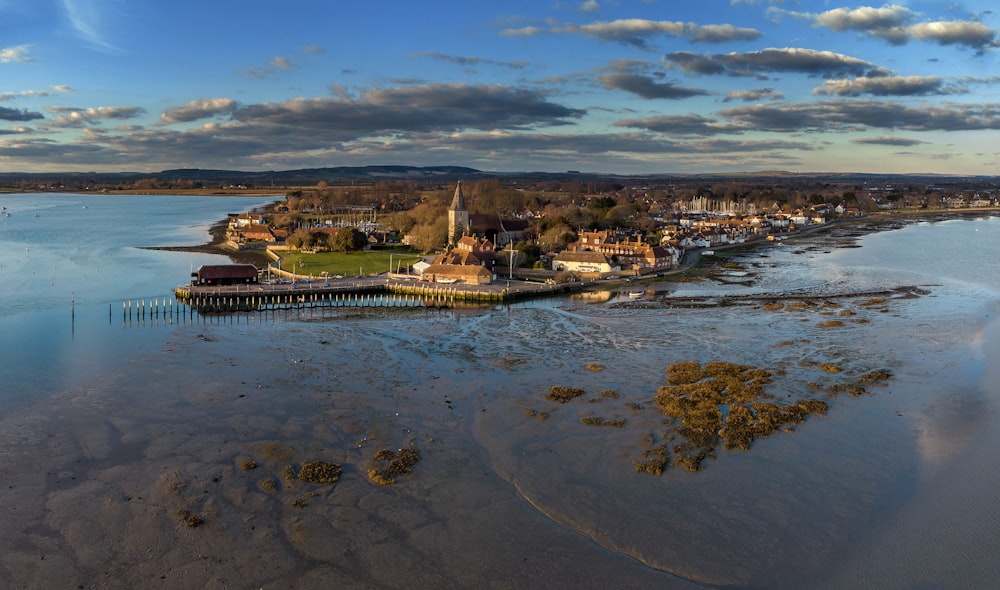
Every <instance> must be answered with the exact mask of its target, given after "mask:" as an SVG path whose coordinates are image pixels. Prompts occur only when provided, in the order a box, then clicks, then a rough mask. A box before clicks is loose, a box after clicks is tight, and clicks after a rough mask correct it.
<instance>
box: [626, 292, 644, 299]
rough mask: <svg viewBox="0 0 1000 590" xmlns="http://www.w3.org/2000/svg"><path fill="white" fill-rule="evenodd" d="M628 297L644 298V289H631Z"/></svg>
mask: <svg viewBox="0 0 1000 590" xmlns="http://www.w3.org/2000/svg"><path fill="white" fill-rule="evenodd" d="M628 297H629V299H640V298H642V291H629V292H628Z"/></svg>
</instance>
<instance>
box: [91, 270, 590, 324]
mask: <svg viewBox="0 0 1000 590" xmlns="http://www.w3.org/2000/svg"><path fill="white" fill-rule="evenodd" d="M582 285H583V284H582V283H574V284H570V285H547V284H539V283H524V282H521V281H516V282H515V283H514V284H513V285H512V284H511V283H508V282H506V281H505V282H504V283H503V284H501V283H496V284H491V285H438V284H434V283H416V282H413V281H391V280H390V281H386V280H384V279H382V280H369V281H366V282H352V283H346V282H345V283H340V284H316V283H313V284H301V285H300V284H292V285H266V286H257V285H252V286H249V287H248V286H243V285H241V286H239V287H234V286H233V287H206V286H197V285H185V286H181V287H177V288H176V289H174V297H173V298H168V297H163V298H159V297H157V298H150V299H126V300H124V301H122V319H123V320H125V321H132V320H145V319H147V318H148V319H156V318H163V319H167V318H179V317H181V316H185V315H186V316H189V317H190V316H193V315H194V314H199V315H211V314H232V313H247V312H267V311H280V310H300V309H313V308H357V307H382V308H404V307H426V308H451V307H471V306H482V305H486V306H489V305H496V304H502V303H510V302H513V301H516V300H521V299H527V298H532V297H545V296H552V295H558V294H562V293H569V292H571V291H573V290H576V289H578V288H580V287H581V286H582ZM110 314H111V312H110V311H109V315H110Z"/></svg>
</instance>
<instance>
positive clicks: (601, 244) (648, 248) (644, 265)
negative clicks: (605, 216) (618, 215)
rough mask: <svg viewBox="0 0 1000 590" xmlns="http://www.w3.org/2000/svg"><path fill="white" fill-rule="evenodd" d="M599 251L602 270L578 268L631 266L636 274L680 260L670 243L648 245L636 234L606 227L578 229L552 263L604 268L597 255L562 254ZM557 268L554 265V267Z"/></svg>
mask: <svg viewBox="0 0 1000 590" xmlns="http://www.w3.org/2000/svg"><path fill="white" fill-rule="evenodd" d="M586 252H595V253H599V254H601V255H602V256H604V257H605V260H606V263H607V269H606V270H599V271H593V270H591V271H583V270H580V272H611V271H612V270H633V271H635V272H637V273H639V274H642V273H648V272H655V271H659V270H667V269H670V268H673V267H675V266H676V265H677V264H678V263H679V262H680V252H679V251H678V250H676V249H674V248H672V247H670V246H664V245H660V246H652V245H650V244H647V243H645V242H643V241H642V240H640V239H638V238H634V239H629V238H628V237H619V236H618V235H616V234H615V233H613V232H611V231H610V230H603V231H582V232H580V235H579V238H578V239H577V241H576V242H573V243H572V244H570V245H568V246H567V248H566V252H564V253H562V254H560V255H559V256H556V258H555V259H554V260H553V268H554V269H555V268H556V266H555V265H557V264H558V265H561V266H563V267H566V270H572V268H571V267H577V268H579V267H586V268H589V267H593V266H595V265H596V266H597V267H599V268H606V267H605V265H604V264H602V263H601V262H600V260H599V259H598V258H597V257H593V256H591V257H587V256H584V257H572V256H565V254H572V253H575V254H582V253H586ZM557 270H558V269H557Z"/></svg>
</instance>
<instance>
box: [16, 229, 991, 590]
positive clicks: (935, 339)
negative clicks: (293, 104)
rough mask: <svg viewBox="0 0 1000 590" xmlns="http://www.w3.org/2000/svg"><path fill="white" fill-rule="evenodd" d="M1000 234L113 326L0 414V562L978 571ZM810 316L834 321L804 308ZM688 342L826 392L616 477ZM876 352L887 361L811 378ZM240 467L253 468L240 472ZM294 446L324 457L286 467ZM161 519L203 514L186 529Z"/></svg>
mask: <svg viewBox="0 0 1000 590" xmlns="http://www.w3.org/2000/svg"><path fill="white" fill-rule="evenodd" d="M998 234H1000V221H997V220H994V219H980V220H971V221H953V222H944V223H935V224H914V225H910V226H907V227H906V228H904V229H900V230H897V231H891V232H885V233H878V234H872V235H869V236H865V237H862V238H860V239H859V241H858V242H857V244H853V245H855V246H856V245H858V244H860V245H861V247H860V248H857V247H850V248H849V247H844V246H845V245H848V244H846V243H845V242H841V241H834V240H831V239H830V238H829V237H828V236H827V237H824V236H820V235H817V236H814V237H811V238H809V239H808V240H806V241H803V242H800V243H797V244H787V245H784V246H773V247H771V248H765V249H763V250H755V251H748V252H746V253H745V254H742V255H740V256H739V257H737V258H736V261H737V262H739V263H740V264H743V265H745V266H751V265H753V264H755V263H759V262H761V261H764V262H766V264H767V267H766V269H764V270H761V271H760V272H759V274H760V276H761V278H760V279H759V280H757V281H756V282H755V283H754V284H752V285H750V286H744V285H731V284H719V283H716V282H712V281H706V282H704V283H696V284H690V283H685V284H677V285H674V286H673V287H672V288H671V289H670V290H671V291H672V292H673V293H681V292H683V293H684V294H686V295H694V294H700V295H718V294H720V293H725V294H733V295H736V294H740V293H754V294H757V295H765V296H766V295H768V294H772V295H774V296H776V297H778V296H781V294H782V293H786V292H799V293H809V294H816V293H823V294H826V295H830V296H831V298H830V299H829V301H828V303H829V305H812V306H802V307H793V306H786V307H785V308H783V309H782V310H779V311H765V310H763V309H762V307H761V305H760V304H757V303H745V304H744V303H741V304H738V305H729V306H721V307H711V308H707V309H685V308H670V307H667V306H664V305H662V303H663V301H662V298H661V296H657V297H656V298H654V299H653V300H650V301H641V302H629V301H628V298H622V297H612V298H611V299H610V300H609V301H607V302H603V303H590V302H587V301H586V300H581V299H553V300H544V301H531V302H527V303H524V304H518V305H513V306H498V307H494V308H489V309H483V310H451V311H441V310H428V309H405V310H399V309H397V310H334V311H315V312H297V313H290V314H272V315H269V316H250V317H242V318H237V319H233V318H230V319H229V320H228V321H227V320H221V321H220V320H196V321H193V322H190V323H182V324H179V325H168V326H155V327H154V326H133V327H131V328H126V327H123V326H122V325H121V324H120V322H112V323H113V324H115V325H114V327H113V328H111V330H112V331H113V333H114V334H120V335H122V336H123V337H124V338H138V337H136V336H135V334H147V335H148V334H152V335H153V336H152V339H151V340H150V342H151V343H149V344H147V348H146V349H138V350H136V351H135V352H134V353H130V354H126V355H125V356H124V358H123V362H121V363H108V362H107V359H106V358H104V357H100V356H99V355H95V359H94V361H93V362H97V363H99V364H100V363H102V362H103V364H102V369H101V370H100V371H94V372H92V375H93V376H92V377H90V378H87V379H80V380H74V379H64V380H62V381H59V382H58V383H54V384H53V385H52V389H51V390H49V391H48V392H47V394H46V395H45V396H41V397H40V398H39V399H38V400H37V401H35V402H33V403H28V404H25V405H24V406H22V407H19V408H18V409H17V410H16V411H14V412H12V413H10V414H8V415H6V416H5V418H4V419H3V422H2V429H0V437H2V440H0V443H2V444H0V449H3V450H2V451H0V473H3V474H4V475H5V478H6V479H7V480H8V481H9V482H10V483H9V485H10V487H8V488H7V489H6V490H3V489H0V506H3V510H0V518H2V520H3V521H4V525H5V526H4V529H5V530H7V531H17V532H16V533H14V534H9V535H5V536H4V538H3V540H2V541H0V544H2V546H0V547H2V551H0V555H3V557H2V558H0V582H6V584H3V585H8V586H23V587H32V584H34V585H35V587H64V586H66V587H75V586H76V585H81V584H82V585H84V586H85V587H90V586H103V587H107V586H111V587H135V586H143V587H164V588H167V587H169V588H177V587H191V588H214V587H219V588H221V587H233V586H236V587H251V586H263V587H271V586H281V587H294V588H308V587H315V586H316V585H320V584H330V583H337V584H338V585H341V586H346V587H358V588H363V587H400V588H402V587H408V588H415V587H427V588H429V587H469V586H472V585H475V586H491V587H498V588H524V587H552V586H556V587H566V586H577V587H593V588H596V587H617V588H628V587H635V588H639V587H645V588H648V587H657V588H690V587H715V586H735V587H747V588H802V587H829V588H858V587H871V588H912V587H990V586H995V585H996V584H997V582H998V579H1000V567H998V566H997V565H996V564H995V561H994V560H993V558H992V555H994V554H995V552H996V550H997V549H998V548H1000V547H998V545H1000V537H998V535H997V534H996V531H997V530H1000V527H998V526H997V525H1000V513H998V511H997V510H996V508H995V506H994V502H993V499H994V498H995V492H996V489H997V488H996V481H995V480H996V478H995V477H993V476H992V475H990V474H992V473H995V472H996V469H995V466H996V465H995V459H994V458H993V457H992V451H991V449H992V448H993V444H992V443H994V442H995V441H996V440H997V439H998V438H1000V429H998V428H997V427H996V420H995V416H996V412H997V400H998V393H1000V392H998V391H997V385H996V383H998V382H1000V381H998V380H997V379H996V377H997V376H998V375H995V374H994V373H996V371H997V369H996V368H995V364H994V363H993V362H992V360H993V359H995V358H996V357H997V354H998V352H1000V347H998V343H1000V334H997V332H998V330H1000V328H998V323H997V322H996V321H995V320H996V317H997V311H998V307H997V302H998V300H1000V297H998V295H997V293H998V291H1000V289H998V285H997V284H996V283H995V281H996V280H997V276H998V275H997V273H996V270H997V268H996V265H997V262H996V261H997V260H1000V257H998V256H996V254H998V253H1000V252H996V250H998V249H1000V240H998V239H997V235H998ZM926 244H933V247H925V245H926ZM972 246H975V247H976V251H977V252H979V253H981V257H979V256H977V257H975V258H973V257H969V256H966V253H967V252H969V248H970V247H972ZM762 253H763V254H766V257H762V256H761V254H762ZM739 278H740V279H743V278H745V277H739ZM724 280H725V279H724ZM910 286H919V287H920V289H921V290H920V291H919V292H918V293H919V294H913V292H903V291H900V292H896V293H893V294H891V295H889V296H888V297H887V298H886V301H885V302H884V303H880V304H871V301H870V300H871V297H868V296H845V297H834V295H837V294H840V295H843V294H844V293H861V292H868V291H880V290H891V289H893V288H897V287H910ZM845 311H846V312H850V313H852V314H854V315H841V314H842V313H843V312H845ZM830 319H842V320H843V323H844V325H843V326H841V327H836V328H831V327H820V324H823V323H824V322H827V321H829V320H830ZM22 321H24V322H28V320H22ZM29 356H30V355H29ZM101 359H104V360H103V361H102V360H101ZM688 360H694V361H698V362H707V361H711V360H721V361H728V362H733V363H742V364H747V365H752V366H755V367H764V368H767V369H769V370H771V371H772V372H774V374H775V379H774V383H773V384H771V385H769V386H768V391H769V392H770V393H771V394H772V395H774V396H776V397H778V398H788V397H792V398H795V399H798V398H802V397H813V398H823V399H827V400H828V401H829V404H830V410H829V411H828V413H827V415H826V416H811V417H809V418H808V419H807V420H806V421H805V422H804V423H803V424H800V425H797V426H796V427H795V428H794V430H792V431H790V432H779V433H776V434H773V435H771V436H770V437H768V438H767V439H764V440H758V441H756V442H755V443H754V444H753V446H752V447H751V449H750V450H749V451H726V450H724V449H721V448H720V449H718V450H717V451H716V455H717V458H716V459H714V460H709V461H707V462H706V463H705V469H704V470H703V471H701V472H698V473H688V472H686V471H684V470H683V469H681V468H679V467H668V469H667V470H666V472H665V473H664V474H663V475H662V476H658V477H657V476H651V475H648V474H639V473H636V472H635V470H634V468H633V462H635V461H639V460H641V458H642V453H643V451H644V450H647V449H649V448H651V447H653V446H655V445H657V444H659V443H661V442H669V441H668V440H667V439H668V437H670V436H672V431H671V426H670V424H669V423H665V422H664V418H665V417H664V416H663V415H662V414H661V413H659V411H658V409H657V407H656V405H655V403H654V402H653V397H654V396H655V394H656V390H657V388H658V387H660V386H662V385H664V384H666V375H665V372H664V369H665V368H666V367H667V366H668V365H670V364H672V363H675V362H679V361H688ZM818 363H832V364H836V365H838V366H839V367H841V368H842V369H843V371H842V372H841V373H836V374H831V373H826V372H824V371H822V370H820V369H819V368H818ZM596 365H600V367H597V366H596ZM588 366H590V367H589V368H588ZM598 368H600V370H594V369H598ZM871 370H888V371H890V372H891V373H892V375H893V377H892V379H890V380H889V381H888V382H887V385H886V386H885V387H878V386H871V387H869V388H868V389H869V395H866V396H862V397H858V398H852V397H848V396H838V397H835V398H830V397H829V396H828V395H827V392H828V391H829V388H830V386H831V385H835V384H838V383H847V382H851V381H853V380H855V379H857V377H858V376H859V375H861V374H863V373H865V372H867V371H871ZM553 385H560V386H570V387H580V388H583V389H584V390H585V391H586V395H584V396H582V397H580V398H577V399H575V400H573V401H571V402H569V403H567V404H557V403H554V402H551V401H549V400H547V399H545V398H544V395H545V394H546V393H548V391H549V388H550V387H552V386H553ZM611 390H613V391H614V392H615V393H616V394H617V397H613V396H609V395H604V396H602V395H600V393H599V392H602V391H611ZM543 415H544V416H547V417H545V418H544V419H543V418H542V416H543ZM585 417H604V418H609V419H624V420H625V425H624V427H621V428H613V427H607V426H604V427H602V426H591V425H587V424H584V423H582V422H581V418H585ZM399 448H415V449H417V450H418V451H419V453H420V456H421V460H420V462H419V463H418V464H417V465H416V466H415V467H414V469H413V473H412V474H409V475H402V476H400V477H399V478H398V481H397V482H396V484H395V485H393V486H391V487H383V486H378V485H375V484H373V483H371V482H370V481H369V480H368V478H367V475H366V474H367V471H368V469H369V468H371V467H373V466H375V462H374V461H373V460H374V456H375V454H376V451H378V450H381V449H389V450H395V449H399ZM250 459H252V460H254V461H256V463H257V468H256V469H253V470H249V471H247V470H244V469H243V468H241V464H242V462H243V461H245V460H250ZM308 460H324V461H330V462H335V463H338V464H341V465H343V467H344V474H343V476H342V478H341V480H340V481H339V482H338V483H336V484H335V485H316V484H307V483H305V482H302V481H298V480H294V479H287V478H286V477H285V476H284V473H285V469H286V467H288V466H293V467H294V466H298V465H301V463H302V462H304V461H308ZM266 480H273V483H274V486H273V489H268V488H267V487H265V486H264V485H263V484H264V483H265V481H266ZM182 510H188V511H189V512H191V513H196V514H198V515H201V516H203V517H204V520H205V523H204V524H203V525H202V526H199V527H197V528H188V527H187V526H184V525H183V524H182V522H181V520H180V518H179V516H178V513H179V512H180V511H182ZM41 557H44V559H41ZM71 585H72V586H71Z"/></svg>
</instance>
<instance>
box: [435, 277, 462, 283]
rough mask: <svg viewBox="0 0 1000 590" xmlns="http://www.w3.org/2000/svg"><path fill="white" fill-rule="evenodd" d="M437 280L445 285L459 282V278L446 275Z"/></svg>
mask: <svg viewBox="0 0 1000 590" xmlns="http://www.w3.org/2000/svg"><path fill="white" fill-rule="evenodd" d="M435 282H437V283H441V284H443V285H452V284H454V283H457V282H458V279H453V278H447V277H446V278H441V279H437V280H436V281H435Z"/></svg>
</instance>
